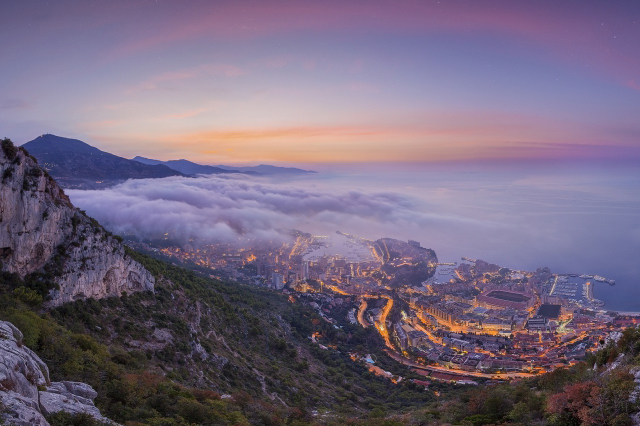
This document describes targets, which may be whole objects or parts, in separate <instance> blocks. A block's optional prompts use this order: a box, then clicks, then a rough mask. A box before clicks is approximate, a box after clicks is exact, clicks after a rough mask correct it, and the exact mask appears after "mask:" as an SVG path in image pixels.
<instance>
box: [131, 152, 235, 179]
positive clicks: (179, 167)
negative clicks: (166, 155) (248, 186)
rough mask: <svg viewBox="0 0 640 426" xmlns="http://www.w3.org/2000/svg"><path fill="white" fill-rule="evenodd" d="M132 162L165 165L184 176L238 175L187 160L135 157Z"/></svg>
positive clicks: (230, 171)
mask: <svg viewBox="0 0 640 426" xmlns="http://www.w3.org/2000/svg"><path fill="white" fill-rule="evenodd" d="M133 161H137V162H139V163H143V164H149V165H159V164H162V165H165V166H167V167H169V168H171V169H173V170H176V171H178V172H180V173H184V174H185V175H198V174H200V175H215V174H219V173H240V172H239V171H237V170H225V169H221V168H220V167H214V166H204V165H202V164H197V163H194V162H192V161H189V160H169V161H160V160H152V159H150V158H144V157H140V156H138V157H135V158H134V159H133Z"/></svg>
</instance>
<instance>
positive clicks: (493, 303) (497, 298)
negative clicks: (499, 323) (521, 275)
mask: <svg viewBox="0 0 640 426" xmlns="http://www.w3.org/2000/svg"><path fill="white" fill-rule="evenodd" d="M535 301H536V298H535V296H533V295H530V294H526V293H520V292H516V291H506V290H489V291H485V292H484V293H482V294H480V295H478V296H477V297H476V306H481V307H483V308H487V309H509V308H511V309H516V310H519V311H524V310H526V309H528V308H530V307H532V306H533V305H534V304H535Z"/></svg>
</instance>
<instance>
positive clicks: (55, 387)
mask: <svg viewBox="0 0 640 426" xmlns="http://www.w3.org/2000/svg"><path fill="white" fill-rule="evenodd" d="M43 388H44V390H41V389H43ZM97 396H98V394H97V392H96V391H95V390H93V388H92V387H91V386H89V385H87V384H85V383H78V382H53V383H52V382H50V381H49V369H48V368H47V365H46V364H45V363H44V362H42V360H41V359H40V358H39V357H38V356H37V355H36V354H35V353H33V352H32V351H31V350H30V349H29V348H27V347H26V346H24V345H23V344H22V333H21V332H20V331H19V330H18V329H17V328H16V327H15V326H14V325H13V324H11V323H9V322H6V321H0V403H1V404H2V405H3V406H4V413H3V414H2V420H4V422H5V423H8V424H12V425H17V426H49V423H48V422H47V420H46V419H45V416H48V415H50V414H53V413H57V412H58V411H66V412H69V413H72V414H75V413H87V414H89V415H91V416H92V417H94V418H95V419H97V420H99V421H101V422H104V423H112V422H111V421H110V420H109V419H107V418H105V417H103V416H102V415H101V414H100V411H99V410H98V409H97V408H96V406H95V405H93V400H94V399H95V398H96V397H97Z"/></svg>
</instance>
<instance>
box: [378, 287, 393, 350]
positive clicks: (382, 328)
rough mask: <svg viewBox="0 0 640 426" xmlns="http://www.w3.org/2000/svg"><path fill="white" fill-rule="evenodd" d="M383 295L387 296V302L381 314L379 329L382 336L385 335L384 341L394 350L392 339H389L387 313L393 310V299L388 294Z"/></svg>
mask: <svg viewBox="0 0 640 426" xmlns="http://www.w3.org/2000/svg"><path fill="white" fill-rule="evenodd" d="M383 297H386V299H387V304H386V305H384V309H383V310H382V314H380V327H379V328H378V331H379V332H380V334H381V335H382V337H384V342H385V344H386V345H387V347H388V348H389V349H391V350H393V349H394V347H393V345H392V344H391V340H389V330H387V315H389V312H391V308H392V307H393V299H392V298H391V297H388V296H383Z"/></svg>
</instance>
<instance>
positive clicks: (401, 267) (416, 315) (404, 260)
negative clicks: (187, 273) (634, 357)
mask: <svg viewBox="0 0 640 426" xmlns="http://www.w3.org/2000/svg"><path fill="white" fill-rule="evenodd" d="M282 233H283V235H285V236H288V237H289V240H287V239H286V238H283V241H284V242H269V243H264V242H255V241H253V242H246V243H248V245H247V246H244V247H242V248H234V247H233V246H232V245H230V244H217V245H202V246H201V248H194V247H193V246H192V245H186V246H185V247H184V248H179V247H174V246H169V247H167V246H165V247H163V248H158V246H154V245H153V244H151V245H149V244H143V243H136V242H129V244H130V245H132V246H133V247H135V248H137V249H140V250H146V251H150V252H155V253H157V254H161V255H163V256H168V257H170V258H174V259H176V260H179V261H181V262H187V263H191V264H194V265H196V266H198V267H202V268H206V269H210V270H211V274H210V275H211V276H212V277H216V278H225V279H231V280H234V281H237V282H240V283H245V284H252V285H257V286H262V287H268V288H271V289H273V290H275V291H279V292H284V293H286V294H289V298H290V301H292V302H294V303H295V302H298V301H299V302H301V303H305V304H309V305H310V306H311V307H313V308H314V309H316V310H317V311H318V313H319V314H320V315H321V316H322V317H323V318H324V319H325V320H326V321H328V322H331V323H333V324H334V327H336V328H338V327H340V326H341V324H343V323H344V322H348V323H350V324H358V325H359V326H361V327H365V328H366V327H375V329H376V330H377V331H378V333H379V334H380V335H381V336H382V338H383V339H384V341H385V345H386V349H385V352H386V353H387V354H388V355H389V356H390V357H392V358H394V359H395V360H396V361H398V362H400V363H403V364H405V365H407V366H409V367H411V368H412V369H413V371H415V372H417V373H419V374H421V375H424V376H425V377H426V378H429V379H433V380H444V381H451V382H456V383H463V384H477V381H475V380H477V379H485V380H508V379H513V378H524V377H530V376H532V375H535V374H539V373H544V372H549V371H553V370H554V369H556V368H559V367H566V366H571V365H575V364H577V363H579V362H580V361H581V360H583V359H584V358H585V356H586V354H587V353H589V352H594V351H596V350H598V349H599V348H601V347H603V346H604V345H606V344H607V343H608V342H609V341H610V340H611V339H614V340H615V339H617V338H619V336H620V335H621V333H620V332H621V330H623V329H624V328H625V327H628V326H629V325H634V324H637V322H638V318H637V317H634V316H625V315H620V314H617V313H615V312H608V311H606V310H605V309H604V308H603V305H604V303H603V302H602V301H600V300H598V299H596V298H595V297H594V287H595V286H603V285H608V286H609V285H614V284H615V282H614V281H613V280H608V279H606V278H604V277H601V276H598V275H595V276H594V275H585V274H582V275H578V274H555V273H552V272H551V271H550V270H549V269H548V268H539V269H537V270H536V271H533V272H529V271H514V270H510V269H508V268H504V267H501V266H499V265H495V264H491V263H488V262H485V261H483V260H480V259H477V260H476V259H469V258H462V259H461V260H460V261H457V262H449V263H442V262H439V261H438V258H437V256H436V254H435V252H434V251H433V250H431V249H427V248H424V247H422V246H421V244H420V243H419V242H417V241H412V240H409V241H407V242H404V241H400V240H395V239H391V238H382V239H379V240H376V241H372V240H367V239H364V238H360V237H357V236H355V235H351V234H346V233H343V232H340V231H338V232H336V234H335V235H329V236H314V235H310V234H306V233H303V232H300V231H293V230H283V231H282ZM194 244H197V242H194ZM206 269H203V270H206ZM311 338H312V340H313V341H314V342H316V343H318V344H319V345H320V347H322V348H323V349H327V350H331V348H330V347H327V346H325V345H323V344H322V336H321V335H314V336H311ZM356 358H358V356H357V355H354V359H356ZM363 359H364V360H365V361H366V362H367V363H369V365H370V370H371V371H372V372H374V373H376V374H378V375H383V376H385V375H386V376H389V377H390V378H392V377H391V375H390V373H387V372H385V371H383V370H381V369H379V368H378V367H376V366H375V361H374V360H372V359H371V357H364V358H363ZM392 380H401V378H397V377H395V378H392Z"/></svg>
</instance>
